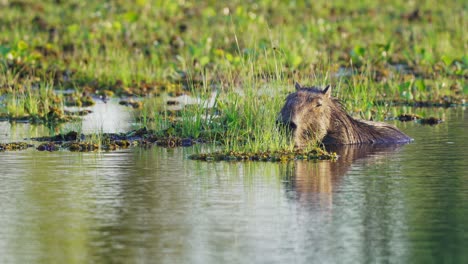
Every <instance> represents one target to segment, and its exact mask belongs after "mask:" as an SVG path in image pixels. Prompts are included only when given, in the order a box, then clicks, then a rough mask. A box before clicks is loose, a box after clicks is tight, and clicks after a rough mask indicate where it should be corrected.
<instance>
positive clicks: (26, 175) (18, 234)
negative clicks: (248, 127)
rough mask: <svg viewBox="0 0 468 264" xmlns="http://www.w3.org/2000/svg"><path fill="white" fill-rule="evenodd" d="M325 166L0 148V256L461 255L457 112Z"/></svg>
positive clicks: (462, 190)
mask: <svg viewBox="0 0 468 264" xmlns="http://www.w3.org/2000/svg"><path fill="white" fill-rule="evenodd" d="M447 111H448V114H447V117H446V122H445V123H442V124H440V125H439V126H435V127H429V126H424V127H422V126H419V125H415V124H414V123H406V124H401V123H400V124H397V125H400V127H402V129H403V130H404V131H405V132H406V133H408V134H410V135H411V136H412V137H414V138H415V142H414V143H412V144H409V145H403V146H391V147H370V146H368V147H347V148H342V149H337V150H336V151H338V152H339V154H340V155H341V158H340V159H339V160H338V161H337V162H329V161H320V162H303V161H297V162H292V163H287V164H278V163H255V162H246V163H227V162H219V163H205V162H197V161H192V160H188V159H187V158H186V157H187V155H189V154H190V153H192V152H193V151H195V148H201V147H203V146H195V147H193V148H178V149H162V148H156V147H155V148H152V149H147V150H144V149H138V148H135V149H128V150H123V151H117V152H111V153H101V154H98V153H71V152H53V153H43V152H40V153H38V152H36V151H34V150H27V151H21V152H4V153H0V161H1V162H0V180H1V182H2V184H0V201H1V202H0V212H1V213H0V263H51V262H52V263H54V262H60V263H75V262H95V263H135V262H140V263H141V262H144V263H146V262H150V263H153V262H158V263H226V262H227V263H252V262H257V263H317V262H319V263H342V262H346V263H348V262H349V263H367V262H371V263H374V262H392V263H393V262H396V263H402V262H403V263H404V262H409V263H413V262H424V263H426V262H432V263H441V262H442V263H443V262H454V263H466V262H467V258H468V254H467V253H466V251H465V249H466V248H468V241H467V240H468V238H467V236H466V234H467V233H466V223H467V222H468V207H467V204H466V201H467V200H468V184H467V183H468V175H467V174H466V171H467V167H468V162H467V161H468V153H467V152H466V149H467V147H468V146H467V142H468V135H467V133H466V130H467V129H468V127H467V126H468V122H467V121H468V120H467V116H468V115H467V112H466V110H461V109H452V110H447Z"/></svg>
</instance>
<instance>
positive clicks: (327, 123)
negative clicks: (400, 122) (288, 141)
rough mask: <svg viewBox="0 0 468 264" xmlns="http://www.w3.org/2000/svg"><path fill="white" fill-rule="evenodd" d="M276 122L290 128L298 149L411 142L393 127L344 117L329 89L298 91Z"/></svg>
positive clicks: (310, 88) (289, 97) (289, 98)
mask: <svg viewBox="0 0 468 264" xmlns="http://www.w3.org/2000/svg"><path fill="white" fill-rule="evenodd" d="M278 121H279V122H280V123H282V124H284V125H286V126H287V127H289V128H290V130H291V132H292V134H293V139H294V142H295V144H296V146H297V147H304V146H306V145H308V144H309V143H310V142H322V143H323V144H325V145H327V144H336V145H342V144H373V143H380V144H394V143H406V142H410V141H411V140H412V139H411V138H410V137H408V136H407V135H405V134H404V133H403V132H401V131H400V130H398V129H397V128H396V127H394V126H392V125H389V124H386V123H381V122H371V121H364V120H357V119H354V118H352V117H351V116H350V115H348V114H347V113H346V111H345V110H344V108H343V106H342V105H341V103H340V102H339V101H338V99H336V98H334V97H331V88H330V86H327V87H326V88H325V89H323V90H322V89H320V88H317V87H301V86H300V85H299V84H298V83H296V92H294V93H292V94H290V95H288V97H287V98H286V102H285V104H284V106H283V108H282V109H281V112H280V114H279V117H278Z"/></svg>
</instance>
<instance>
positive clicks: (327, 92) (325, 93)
mask: <svg viewBox="0 0 468 264" xmlns="http://www.w3.org/2000/svg"><path fill="white" fill-rule="evenodd" d="M322 93H323V94H324V95H326V96H327V97H331V85H327V87H325V89H323V91H322Z"/></svg>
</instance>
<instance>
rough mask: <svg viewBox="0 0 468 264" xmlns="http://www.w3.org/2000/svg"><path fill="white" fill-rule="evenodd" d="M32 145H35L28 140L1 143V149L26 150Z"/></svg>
mask: <svg viewBox="0 0 468 264" xmlns="http://www.w3.org/2000/svg"><path fill="white" fill-rule="evenodd" d="M32 147H34V145H31V144H28V143H26V142H12V143H0V151H12V150H24V149H27V148H32Z"/></svg>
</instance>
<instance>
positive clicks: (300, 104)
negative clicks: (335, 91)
mask: <svg viewBox="0 0 468 264" xmlns="http://www.w3.org/2000/svg"><path fill="white" fill-rule="evenodd" d="M295 86H296V92H294V93H291V94H289V95H288V97H287V98H286V102H285V103H284V106H283V108H282V109H281V112H280V114H279V117H278V122H279V123H280V124H283V125H285V126H286V128H288V129H289V131H291V133H292V136H293V140H294V143H295V145H296V146H297V147H299V148H303V147H305V146H307V145H308V144H309V143H311V142H320V141H322V139H323V138H324V137H325V136H326V134H327V130H328V128H329V126H330V116H331V107H330V105H331V104H333V101H332V99H331V97H330V95H331V88H330V85H328V86H327V87H325V88H324V89H321V88H317V87H301V85H300V84H298V83H296V85H295Z"/></svg>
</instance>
